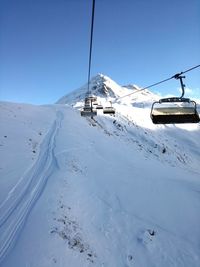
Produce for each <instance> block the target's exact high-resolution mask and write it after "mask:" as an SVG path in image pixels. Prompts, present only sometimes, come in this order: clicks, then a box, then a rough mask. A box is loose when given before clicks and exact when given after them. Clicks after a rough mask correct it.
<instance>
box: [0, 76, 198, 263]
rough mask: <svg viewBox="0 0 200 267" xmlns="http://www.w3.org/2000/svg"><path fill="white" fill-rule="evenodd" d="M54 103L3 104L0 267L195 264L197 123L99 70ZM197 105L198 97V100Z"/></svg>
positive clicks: (0, 113) (0, 104) (0, 115)
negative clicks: (174, 115)
mask: <svg viewBox="0 0 200 267" xmlns="http://www.w3.org/2000/svg"><path fill="white" fill-rule="evenodd" d="M90 90H91V92H92V94H94V95H95V96H97V101H98V103H99V104H101V105H103V106H109V105H110V101H112V103H113V107H114V108H115V109H116V114H115V115H112V116H111V115H105V114H103V112H102V110H98V115H97V116H96V117H94V118H86V117H81V116H80V109H81V108H82V107H83V103H84V98H85V94H86V91H87V86H83V87H81V88H80V89H78V90H76V91H74V92H72V93H71V94H69V95H67V96H64V97H62V98H61V99H60V100H58V102H57V103H56V104H54V105H44V106H35V105H29V104H19V103H9V102H0V125H1V127H0V156H1V161H0V266H1V267H16V266H20V267H47V266H48V267H66V266H69V267H81V266H84V267H86V266H93V267H103V266H104V267H129V266H134V267H156V266H158V267H169V266H170V267H172V266H174V267H175V266H176V267H199V266H200V164H199V163H200V139H199V136H200V124H179V125H177V124H176V125H154V124H153V123H152V122H151V119H150V115H149V114H150V109H151V105H152V103H153V101H155V100H158V99H159V97H158V96H157V95H155V94H153V93H151V92H150V91H147V90H145V91H141V92H138V93H135V94H132V95H130V96H128V97H124V98H119V97H121V96H124V95H127V94H130V93H132V92H137V91H138V90H139V87H137V86H135V85H127V86H120V85H118V84H117V83H115V82H114V81H112V80H111V79H110V78H109V77H106V76H104V75H102V74H98V75H97V76H95V77H94V78H92V80H91V83H90ZM198 107H199V101H198Z"/></svg>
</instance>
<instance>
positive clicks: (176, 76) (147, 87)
mask: <svg viewBox="0 0 200 267" xmlns="http://www.w3.org/2000/svg"><path fill="white" fill-rule="evenodd" d="M199 67H200V65H197V66H195V67H192V68H190V69H188V70H185V71H182V72H180V73H177V74H175V75H173V76H172V77H170V78H167V79H165V80H162V81H160V82H157V83H154V84H151V85H149V86H146V87H144V88H142V89H139V90H137V91H135V92H133V93H130V94H127V95H124V96H121V97H118V98H117V99H116V100H115V101H117V100H119V99H121V98H124V97H127V96H130V95H133V94H136V93H139V92H141V91H144V90H146V89H149V88H151V87H153V86H157V85H159V84H161V83H164V82H167V81H169V80H171V79H174V78H178V77H179V76H180V75H181V74H184V73H186V72H189V71H192V70H194V69H196V68H199Z"/></svg>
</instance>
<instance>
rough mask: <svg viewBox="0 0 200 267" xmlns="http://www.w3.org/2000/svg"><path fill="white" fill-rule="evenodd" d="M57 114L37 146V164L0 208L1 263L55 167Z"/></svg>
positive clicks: (59, 124) (59, 118)
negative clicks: (38, 150) (38, 148)
mask: <svg viewBox="0 0 200 267" xmlns="http://www.w3.org/2000/svg"><path fill="white" fill-rule="evenodd" d="M56 115H57V118H56V120H55V121H54V123H53V125H52V127H51V129H50V130H49V132H48V133H47V135H46V137H45V139H44V141H43V142H42V144H41V145H40V153H39V156H38V158H37V161H36V162H35V163H34V165H33V166H31V168H30V169H28V170H27V172H26V173H25V174H24V175H23V176H22V177H21V178H20V180H19V182H18V183H17V184H16V185H15V186H14V187H13V188H12V190H11V191H10V192H9V194H8V197H7V198H6V199H5V200H4V202H3V203H2V204H1V205H0V214H1V217H0V262H1V261H2V260H3V259H4V257H5V256H6V255H7V253H8V252H9V250H10V249H11V248H12V246H13V244H14V243H15V241H16V240H17V238H18V236H19V233H20V230H21V229H22V227H23V225H24V223H25V220H26V218H27V216H28V214H29V213H30V212H31V210H32V208H33V206H34V204H35V203H36V201H37V199H38V198H39V196H40V195H41V193H42V192H43V190H44V188H45V185H46V182H47V180H48V178H49V176H50V175H51V174H52V172H53V170H54V169H55V168H57V161H56V158H55V154H54V149H55V142H56V136H57V134H58V131H59V128H60V126H61V121H62V119H63V114H62V113H61V112H57V114H56Z"/></svg>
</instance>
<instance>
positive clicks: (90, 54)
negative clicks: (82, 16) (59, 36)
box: [87, 0, 95, 94]
mask: <svg viewBox="0 0 200 267" xmlns="http://www.w3.org/2000/svg"><path fill="white" fill-rule="evenodd" d="M94 11H95V0H93V1H92V21H91V30H90V52H89V66H88V84H87V86H88V90H87V91H88V94H89V93H90V88H89V84H90V71H91V61H92V43H93V28H94Z"/></svg>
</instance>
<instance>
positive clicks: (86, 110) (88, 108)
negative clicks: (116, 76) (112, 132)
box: [81, 97, 97, 117]
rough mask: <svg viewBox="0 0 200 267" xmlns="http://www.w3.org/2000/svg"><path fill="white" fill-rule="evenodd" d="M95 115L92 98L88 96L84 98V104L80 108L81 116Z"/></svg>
mask: <svg viewBox="0 0 200 267" xmlns="http://www.w3.org/2000/svg"><path fill="white" fill-rule="evenodd" d="M96 115H97V111H96V109H94V108H93V105H92V99H91V98H89V97H86V98H85V104H84V107H83V109H82V110H81V116H83V117H93V116H96Z"/></svg>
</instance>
